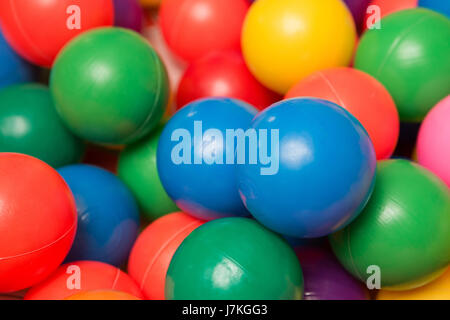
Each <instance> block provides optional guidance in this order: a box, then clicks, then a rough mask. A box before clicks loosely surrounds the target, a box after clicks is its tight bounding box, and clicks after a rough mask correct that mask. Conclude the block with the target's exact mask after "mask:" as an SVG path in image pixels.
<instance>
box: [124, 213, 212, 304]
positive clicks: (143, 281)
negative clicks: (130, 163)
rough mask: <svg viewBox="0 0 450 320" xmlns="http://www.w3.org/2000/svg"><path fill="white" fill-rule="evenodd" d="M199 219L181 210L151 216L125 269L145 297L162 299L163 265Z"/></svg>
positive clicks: (163, 283)
mask: <svg viewBox="0 0 450 320" xmlns="http://www.w3.org/2000/svg"><path fill="white" fill-rule="evenodd" d="M203 223H204V221H201V220H198V219H196V218H193V217H191V216H189V215H187V214H185V213H182V212H177V213H171V214H168V215H166V216H163V217H161V218H159V219H157V220H155V221H154V222H153V223H152V224H150V225H149V226H148V227H147V228H146V229H145V230H144V231H143V232H142V233H141V235H140V236H139V237H138V239H137V240H136V243H135V244H134V247H133V249H132V251H131V254H130V260H129V262H128V272H129V273H130V276H131V277H132V278H133V279H134V280H136V282H137V283H138V284H139V286H140V289H141V290H142V292H143V294H144V295H145V297H146V298H147V299H150V300H164V287H165V283H166V274H167V269H169V264H170V261H171V260H172V257H173V255H174V254H175V251H176V250H177V249H178V247H179V246H180V244H181V242H183V240H184V239H185V238H186V237H187V236H188V235H189V234H190V233H191V232H192V231H193V230H194V229H196V228H197V227H199V226H200V225H202V224H203Z"/></svg>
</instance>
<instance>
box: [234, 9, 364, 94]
mask: <svg viewBox="0 0 450 320" xmlns="http://www.w3.org/2000/svg"><path fill="white" fill-rule="evenodd" d="M318 17H319V18H318ZM241 41H242V51H243V54H244V58H245V61H246V62H247V65H248V67H249V69H250V71H251V72H252V73H253V75H254V76H255V77H256V78H257V79H258V80H259V81H260V82H261V83H262V84H263V85H265V86H266V87H268V88H270V89H272V90H274V91H276V92H278V93H280V94H285V93H286V92H287V91H288V90H289V88H290V87H291V86H292V85H294V84H295V83H297V82H299V81H300V80H302V79H303V78H304V77H306V76H308V75H310V74H311V73H313V72H314V71H318V70H321V69H325V68H332V67H339V66H347V65H349V64H350V61H351V59H352V55H353V49H354V46H355V43H356V30H355V24H354V22H353V19H352V16H351V14H350V12H349V10H348V9H347V7H346V6H345V4H344V3H343V2H342V1H341V0H322V1H310V0H285V1H279V0H258V1H257V2H255V3H254V4H253V5H252V6H251V8H250V10H249V13H248V14H247V16H246V18H245V22H244V27H243V31H242V40H241Z"/></svg>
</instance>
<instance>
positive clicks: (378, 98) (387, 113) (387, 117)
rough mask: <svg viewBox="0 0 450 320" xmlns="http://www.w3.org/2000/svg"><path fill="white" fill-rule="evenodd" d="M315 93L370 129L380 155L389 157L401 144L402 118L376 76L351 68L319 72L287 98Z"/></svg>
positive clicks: (379, 156)
mask: <svg viewBox="0 0 450 320" xmlns="http://www.w3.org/2000/svg"><path fill="white" fill-rule="evenodd" d="M294 97H314V98H320V99H325V100H329V101H331V102H334V103H336V104H338V105H340V106H341V107H343V108H344V109H346V110H347V111H349V112H350V113H351V114H353V116H355V117H356V118H357V119H358V120H359V121H360V122H361V124H362V125H363V126H364V128H365V129H366V130H367V133H368V134H369V136H370V138H371V140H372V142H373V145H374V147H375V152H376V155H377V159H378V160H380V159H386V158H389V157H390V156H391V155H392V153H393V152H394V149H395V146H396V145H397V140H398V135H399V130H400V129H399V128H400V120H399V116H398V112H397V108H396V106H395V103H394V100H393V99H392V97H391V95H390V94H389V92H388V91H387V90H386V88H385V87H384V86H383V85H382V84H381V83H380V82H379V81H378V80H376V79H375V78H373V77H372V76H370V75H368V74H367V73H364V72H362V71H359V70H356V69H351V68H333V69H327V70H323V71H319V72H316V73H314V74H312V75H311V76H309V77H307V78H306V79H304V80H303V81H301V82H299V83H298V84H296V85H295V86H294V87H292V88H291V89H290V90H289V92H288V93H287V94H286V98H294Z"/></svg>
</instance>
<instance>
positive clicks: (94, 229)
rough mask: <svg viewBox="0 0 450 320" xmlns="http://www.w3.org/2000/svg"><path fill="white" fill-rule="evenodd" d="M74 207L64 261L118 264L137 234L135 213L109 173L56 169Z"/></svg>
mask: <svg viewBox="0 0 450 320" xmlns="http://www.w3.org/2000/svg"><path fill="white" fill-rule="evenodd" d="M58 172H59V174H61V176H62V177H63V178H64V180H65V181H66V182H67V184H68V185H69V188H70V190H71V191H72V193H73V195H74V197H75V201H76V204H77V212H78V221H79V222H78V230H77V234H76V236H75V241H74V243H73V246H72V249H71V250H70V252H69V254H68V256H67V258H66V262H70V261H78V260H95V261H102V262H106V263H109V264H111V265H114V266H120V265H122V264H123V263H124V262H125V261H126V259H127V258H128V255H129V253H130V251H131V248H132V246H133V243H134V241H135V240H136V238H137V235H138V227H139V210H138V206H137V203H136V201H135V200H134V198H133V195H132V194H131V192H130V191H129V190H128V189H127V187H126V186H125V185H124V184H123V183H122V182H121V181H120V180H119V179H118V178H117V177H116V176H115V175H113V174H112V173H110V172H108V171H106V170H103V169H101V168H97V167H94V166H90V165H86V164H78V165H71V166H66V167H63V168H61V169H59V170H58Z"/></svg>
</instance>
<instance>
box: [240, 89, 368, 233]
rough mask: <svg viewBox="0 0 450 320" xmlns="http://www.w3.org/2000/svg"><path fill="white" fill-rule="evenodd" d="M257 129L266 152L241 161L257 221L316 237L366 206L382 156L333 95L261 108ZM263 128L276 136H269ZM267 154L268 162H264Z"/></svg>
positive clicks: (244, 194) (247, 200)
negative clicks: (252, 160)
mask: <svg viewBox="0 0 450 320" xmlns="http://www.w3.org/2000/svg"><path fill="white" fill-rule="evenodd" d="M251 128H252V129H253V130H255V131H256V132H257V133H258V134H259V136H260V138H259V139H260V140H259V141H258V144H259V145H258V150H259V152H258V153H259V154H260V159H259V160H258V161H257V164H256V165H255V164H250V163H249V162H247V163H245V164H243V165H241V166H238V168H237V185H238V188H239V193H240V195H241V198H242V200H243V202H244V204H245V206H246V207H247V209H248V210H249V211H250V212H251V214H252V215H253V216H254V217H255V218H256V220H258V221H259V222H260V223H262V224H263V225H265V226H266V227H267V228H269V229H271V230H273V231H276V232H278V233H281V234H284V235H288V236H292V237H298V238H304V237H306V238H315V237H321V236H324V235H327V234H330V233H331V232H334V231H336V230H338V229H340V228H343V227H344V226H345V225H347V224H348V223H349V222H350V221H352V220H353V219H354V218H355V217H356V216H357V215H358V214H359V213H360V211H361V209H362V208H363V207H364V205H365V204H366V202H367V200H368V198H369V196H370V194H371V191H372V187H373V182H374V180H373V178H374V174H375V166H376V158H375V151H374V148H373V145H372V142H371V141H370V138H369V136H368V134H367V132H366V131H365V130H364V128H363V127H362V125H361V124H360V123H359V122H358V120H357V119H356V118H354V117H353V116H352V115H351V114H350V113H349V112H347V111H346V110H344V109H343V108H341V107H339V106H338V105H336V104H334V103H332V102H329V101H326V100H321V99H314V98H294V99H289V100H285V101H282V102H279V103H276V104H274V105H272V106H271V107H269V108H267V109H266V110H264V111H262V112H261V113H259V114H258V115H257V116H256V117H255V118H254V119H253V121H252V126H251ZM262 133H265V135H267V136H269V138H267V139H266V140H262V138H261V136H262ZM266 143H267V144H269V143H270V145H269V146H267V147H266V148H263V147H264V145H265V144H266ZM265 149H266V150H265ZM268 150H271V151H270V155H269V152H268ZM264 153H266V154H267V156H268V157H270V161H266V162H267V163H268V164H265V163H263V161H261V159H263V160H265V159H264V158H263V157H261V154H264Z"/></svg>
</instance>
